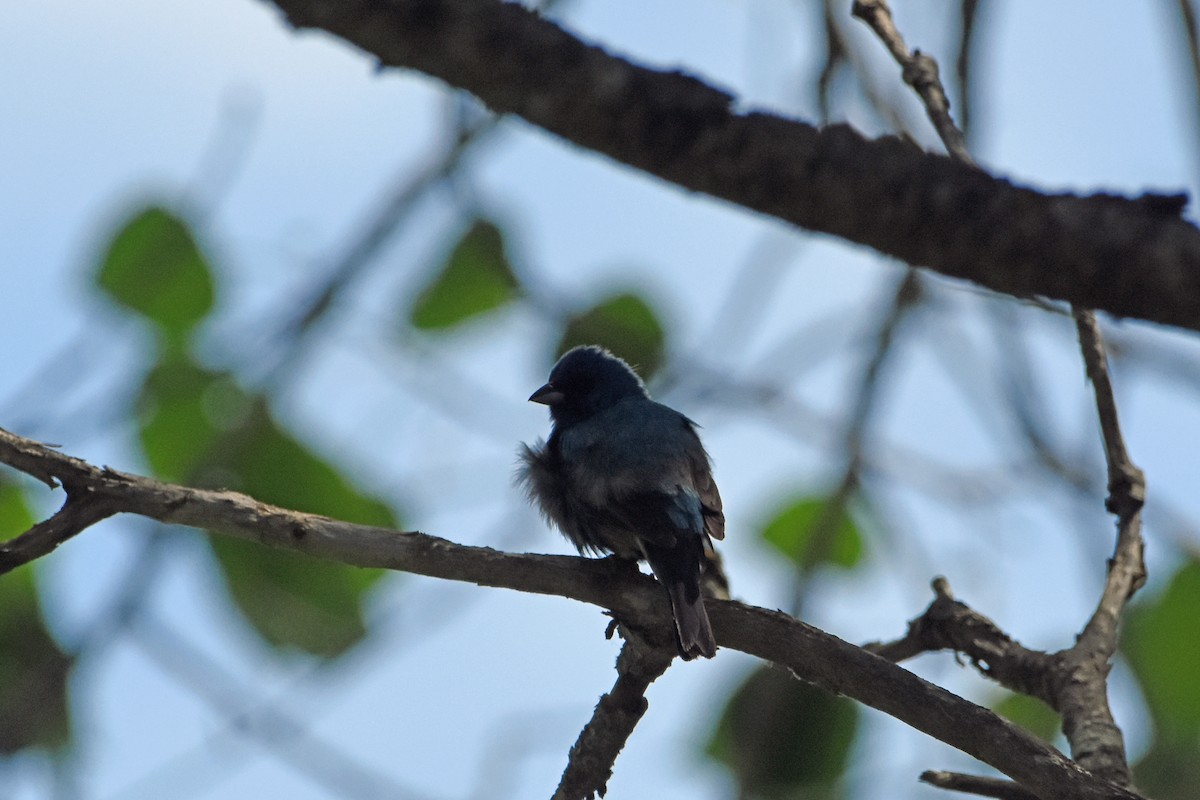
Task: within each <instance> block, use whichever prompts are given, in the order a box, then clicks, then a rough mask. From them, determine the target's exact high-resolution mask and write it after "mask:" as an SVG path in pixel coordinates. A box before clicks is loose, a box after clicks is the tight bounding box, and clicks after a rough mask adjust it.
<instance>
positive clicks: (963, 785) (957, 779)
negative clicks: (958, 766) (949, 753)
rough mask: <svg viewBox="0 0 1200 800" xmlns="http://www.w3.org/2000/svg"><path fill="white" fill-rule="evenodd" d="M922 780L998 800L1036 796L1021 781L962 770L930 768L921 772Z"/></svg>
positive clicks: (1024, 799)
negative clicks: (966, 773)
mask: <svg viewBox="0 0 1200 800" xmlns="http://www.w3.org/2000/svg"><path fill="white" fill-rule="evenodd" d="M921 780H922V781H924V782H925V783H928V784H929V785H930V786H936V787H938V788H939V789H949V790H950V791H952V792H965V793H967V794H977V795H979V796H981V797H995V798H996V799H997V800H1033V799H1034V797H1036V795H1034V794H1031V793H1030V792H1029V790H1028V789H1026V788H1025V787H1023V786H1021V785H1020V784H1019V783H1013V782H1012V781H1006V780H1002V779H1000V778H985V777H982V776H980V775H964V774H962V773H961V772H943V771H941V770H928V771H926V772H922V773H921Z"/></svg>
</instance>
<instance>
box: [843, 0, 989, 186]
mask: <svg viewBox="0 0 1200 800" xmlns="http://www.w3.org/2000/svg"><path fill="white" fill-rule="evenodd" d="M850 13H851V14H853V15H854V16H856V17H858V18H859V19H861V20H862V21H863V22H865V23H867V25H868V26H869V27H870V28H871V29H872V30H873V31H875V33H876V34H877V35H878V36H879V38H880V40H882V41H883V43H884V45H885V46H886V47H887V49H888V51H889V52H891V54H892V57H893V58H895V59H896V62H897V63H898V64H899V65H900V67H901V71H902V74H903V76H904V82H905V83H907V84H908V85H909V86H911V87H913V89H914V90H915V91H916V93H917V95H918V96H920V98H921V101H922V103H923V104H924V105H925V109H926V112H927V113H928V115H929V120H930V121H931V122H932V123H933V127H934V128H935V129H936V130H937V133H938V137H939V138H941V140H942V143H943V144H945V145H946V151H947V152H949V153H950V155H951V156H953V157H954V158H956V159H957V160H959V161H961V162H963V163H964V164H970V165H972V166H974V165H975V160H974V159H973V158H971V154H970V153H968V152H967V144H966V140H965V139H964V138H963V134H962V131H960V130H959V129H958V127H957V126H956V125H955V124H954V120H953V119H952V118H951V117H950V100H949V99H948V98H947V97H946V91H945V89H943V88H942V81H941V78H940V77H939V76H938V65H937V61H935V60H934V59H933V57H932V56H929V55H926V54H925V53H922V52H921V51H920V50H912V51H910V50H909V49H908V45H906V44H905V43H904V37H903V36H901V35H900V31H899V30H898V29H897V28H896V23H895V21H893V19H892V10H891V9H890V8H889V7H888V4H887V3H886V2H885V0H855V2H854V6H853V7H852V8H851V11H850Z"/></svg>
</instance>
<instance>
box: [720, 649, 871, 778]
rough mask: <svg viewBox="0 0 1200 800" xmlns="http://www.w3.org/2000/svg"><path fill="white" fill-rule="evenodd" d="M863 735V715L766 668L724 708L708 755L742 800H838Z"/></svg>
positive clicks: (850, 705)
mask: <svg viewBox="0 0 1200 800" xmlns="http://www.w3.org/2000/svg"><path fill="white" fill-rule="evenodd" d="M857 731H858V709H857V707H856V706H855V705H854V703H852V702H851V701H849V700H847V699H845V698H842V697H836V696H834V695H832V694H830V693H829V692H826V691H824V690H822V689H818V688H817V687H815V686H812V685H811V684H807V683H804V682H803V681H800V680H797V679H796V678H794V677H793V676H792V675H791V674H789V673H788V672H786V671H784V670H781V669H778V668H774V667H760V668H758V669H756V670H755V671H754V672H753V673H751V674H750V677H749V678H748V679H747V680H746V681H745V682H744V683H743V684H742V685H741V686H740V687H739V688H738V689H737V691H735V692H734V694H733V696H732V697H731V698H730V699H729V702H728V703H727V704H726V706H725V709H724V711H723V712H722V713H721V718H720V720H719V721H718V722H717V727H716V730H715V731H714V732H713V735H712V738H711V739H710V740H709V743H708V746H707V748H706V752H707V754H708V756H709V757H711V758H713V759H715V760H717V761H719V762H721V763H722V764H724V765H725V767H726V768H727V769H729V771H730V772H732V773H733V775H734V777H735V778H736V780H737V783H738V786H739V789H740V792H739V793H738V794H739V796H742V797H753V798H764V800H785V799H787V800H791V799H792V798H795V799H796V800H799V798H805V800H835V798H839V797H841V796H842V795H843V791H842V787H843V785H844V784H843V782H842V781H841V777H842V775H843V773H845V771H846V765H847V763H848V761H849V756H850V746H851V744H852V743H853V741H854V737H855V734H856V733H857Z"/></svg>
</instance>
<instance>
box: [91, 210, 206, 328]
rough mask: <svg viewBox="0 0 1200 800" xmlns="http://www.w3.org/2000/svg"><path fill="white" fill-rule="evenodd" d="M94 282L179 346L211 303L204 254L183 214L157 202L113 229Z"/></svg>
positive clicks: (203, 315)
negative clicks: (182, 216) (110, 240)
mask: <svg viewBox="0 0 1200 800" xmlns="http://www.w3.org/2000/svg"><path fill="white" fill-rule="evenodd" d="M96 281H97V283H98V284H99V286H100V288H102V289H103V290H104V291H105V292H106V293H107V294H108V296H109V297H111V298H112V299H113V300H115V301H116V302H117V303H119V304H121V305H122V306H124V307H125V308H128V309H131V310H133V311H135V312H137V313H138V314H141V315H142V316H144V317H146V318H147V319H148V320H150V321H151V322H152V323H154V325H155V327H157V328H158V329H159V331H161V332H162V333H163V334H164V335H165V337H166V339H167V341H168V343H169V344H170V345H171V346H176V347H177V346H179V345H181V344H182V341H183V339H184V337H185V336H186V335H187V334H188V333H189V332H190V331H191V330H192V329H193V328H194V327H195V325H196V324H197V323H198V322H199V321H200V320H202V319H203V318H204V317H205V316H206V315H207V314H208V312H209V311H211V310H212V307H213V292H214V287H213V276H212V270H211V269H210V268H209V261H208V259H207V258H206V257H205V255H204V253H202V252H201V250H200V246H199V245H198V244H197V243H196V237H195V236H194V235H193V234H192V231H191V229H190V228H189V227H188V226H187V224H186V223H185V222H184V221H183V219H182V218H180V217H179V216H178V215H176V214H175V213H173V212H171V211H169V210H168V209H166V208H163V207H161V206H150V207H147V208H145V209H142V210H140V211H137V212H135V213H134V214H133V215H132V216H131V217H130V219H129V220H128V221H126V222H125V223H124V224H122V225H121V226H120V227H119V228H118V229H117V231H116V232H115V233H114V234H113V236H112V242H111V243H110V244H109V246H108V248H107V250H106V252H105V254H104V257H103V258H102V259H101V261H100V268H99V272H98V274H97V276H96Z"/></svg>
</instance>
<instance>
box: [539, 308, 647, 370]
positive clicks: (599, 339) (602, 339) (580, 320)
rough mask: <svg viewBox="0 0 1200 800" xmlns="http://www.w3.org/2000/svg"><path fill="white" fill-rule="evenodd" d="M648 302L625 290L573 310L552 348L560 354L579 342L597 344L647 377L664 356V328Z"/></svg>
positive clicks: (579, 343) (556, 353)
mask: <svg viewBox="0 0 1200 800" xmlns="http://www.w3.org/2000/svg"><path fill="white" fill-rule="evenodd" d="M659 319H660V317H659V314H658V313H657V312H655V310H654V309H653V308H651V307H650V304H649V303H647V302H646V301H645V300H643V299H642V298H641V297H638V296H637V295H636V294H632V293H629V292H624V293H621V294H616V295H613V296H611V297H607V298H605V299H603V300H601V301H600V302H599V303H597V304H596V305H594V306H592V307H591V308H588V309H586V310H584V311H581V312H580V313H578V314H574V315H572V316H571V318H570V319H569V320H568V321H567V325H566V328H565V329H564V330H563V334H562V338H560V339H559V341H558V346H557V347H556V348H555V355H556V356H561V355H562V354H563V353H565V352H567V351H568V350H570V349H571V348H572V347H575V346H577V345H581V344H598V345H600V346H601V347H604V348H607V349H608V350H610V351H611V352H613V353H614V354H616V355H618V356H620V357H621V358H623V359H625V360H626V361H627V362H629V364H630V366H632V367H633V368H634V369H635V370H637V373H638V374H639V375H641V376H642V379H643V380H650V378H651V377H652V376H653V375H654V373H656V372H658V370H659V369H660V368H661V367H662V365H663V361H664V359H665V358H666V340H667V336H666V331H665V330H664V329H663V326H662V323H661V322H660V321H659Z"/></svg>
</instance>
